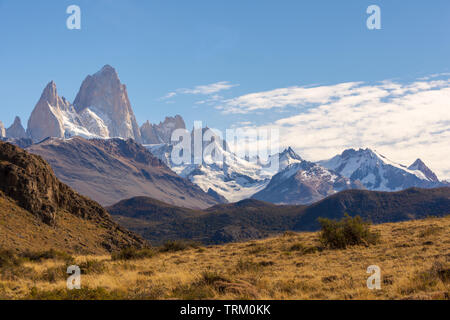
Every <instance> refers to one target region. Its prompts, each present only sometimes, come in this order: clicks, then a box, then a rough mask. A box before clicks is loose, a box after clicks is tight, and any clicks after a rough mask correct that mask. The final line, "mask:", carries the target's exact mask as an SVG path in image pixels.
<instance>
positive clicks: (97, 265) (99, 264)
mask: <svg viewBox="0 0 450 320" xmlns="http://www.w3.org/2000/svg"><path fill="white" fill-rule="evenodd" d="M78 266H79V267H80V270H81V274H102V273H104V272H105V270H106V267H105V263H104V262H103V261H98V260H87V261H86V262H82V263H80V264H78Z"/></svg>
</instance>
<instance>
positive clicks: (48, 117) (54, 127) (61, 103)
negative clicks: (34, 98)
mask: <svg viewBox="0 0 450 320" xmlns="http://www.w3.org/2000/svg"><path fill="white" fill-rule="evenodd" d="M68 108H70V103H69V102H68V101H66V100H65V99H64V98H60V97H59V96H58V92H57V90H56V84H55V82H53V81H52V82H50V83H49V84H48V85H47V86H46V87H45V89H44V92H43V93H42V95H41V98H40V99H39V102H38V103H37V105H36V107H35V108H34V110H33V112H32V113H31V116H30V119H29V120H28V128H27V133H28V135H29V136H30V137H31V139H33V141H35V142H39V141H42V140H44V139H45V138H48V137H56V138H63V137H64V132H65V130H64V121H63V116H62V112H61V110H67V109H68Z"/></svg>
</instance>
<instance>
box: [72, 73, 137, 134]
mask: <svg viewBox="0 0 450 320" xmlns="http://www.w3.org/2000/svg"><path fill="white" fill-rule="evenodd" d="M73 104H74V106H75V111H76V112H77V113H78V114H82V113H86V112H89V113H93V114H95V115H96V116H97V117H99V118H100V119H101V121H102V125H103V126H104V127H105V129H106V130H105V131H103V132H102V133H103V134H107V135H108V136H109V137H121V138H124V139H128V138H132V139H134V140H135V141H137V142H141V133H140V130H139V126H138V124H137V122H136V118H135V116H134V113H133V110H132V108H131V104H130V100H129V99H128V93H127V88H126V86H125V85H124V84H122V83H120V80H119V76H118V74H117V72H116V70H115V69H114V68H113V67H111V66H109V65H106V66H104V67H103V68H102V69H101V70H100V71H99V72H97V73H96V74H94V75H92V76H88V77H87V78H86V79H85V80H84V81H83V83H82V85H81V88H80V91H79V92H78V95H77V96H76V98H75V101H74V103H73ZM92 120H94V119H91V121H92ZM94 125H96V124H94ZM97 134H98V133H97Z"/></svg>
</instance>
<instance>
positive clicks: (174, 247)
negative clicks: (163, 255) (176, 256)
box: [159, 241, 200, 252]
mask: <svg viewBox="0 0 450 320" xmlns="http://www.w3.org/2000/svg"><path fill="white" fill-rule="evenodd" d="M199 247H200V244H198V243H197V242H194V241H167V242H166V243H164V244H163V245H162V247H160V248H159V252H177V251H184V250H187V249H190V248H194V249H198V248H199Z"/></svg>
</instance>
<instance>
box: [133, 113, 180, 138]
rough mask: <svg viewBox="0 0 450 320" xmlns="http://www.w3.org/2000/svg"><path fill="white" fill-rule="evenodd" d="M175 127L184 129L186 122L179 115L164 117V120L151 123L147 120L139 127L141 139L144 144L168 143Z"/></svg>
mask: <svg viewBox="0 0 450 320" xmlns="http://www.w3.org/2000/svg"><path fill="white" fill-rule="evenodd" d="M177 129H186V124H185V122H184V120H183V118H182V117H181V116H180V115H176V116H175V117H166V119H165V120H164V122H160V123H159V124H151V123H150V122H149V121H147V122H146V123H144V124H143V125H142V127H141V136H142V141H143V143H145V144H158V143H170V142H171V141H170V140H171V137H172V133H173V132H174V131H175V130H177Z"/></svg>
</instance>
